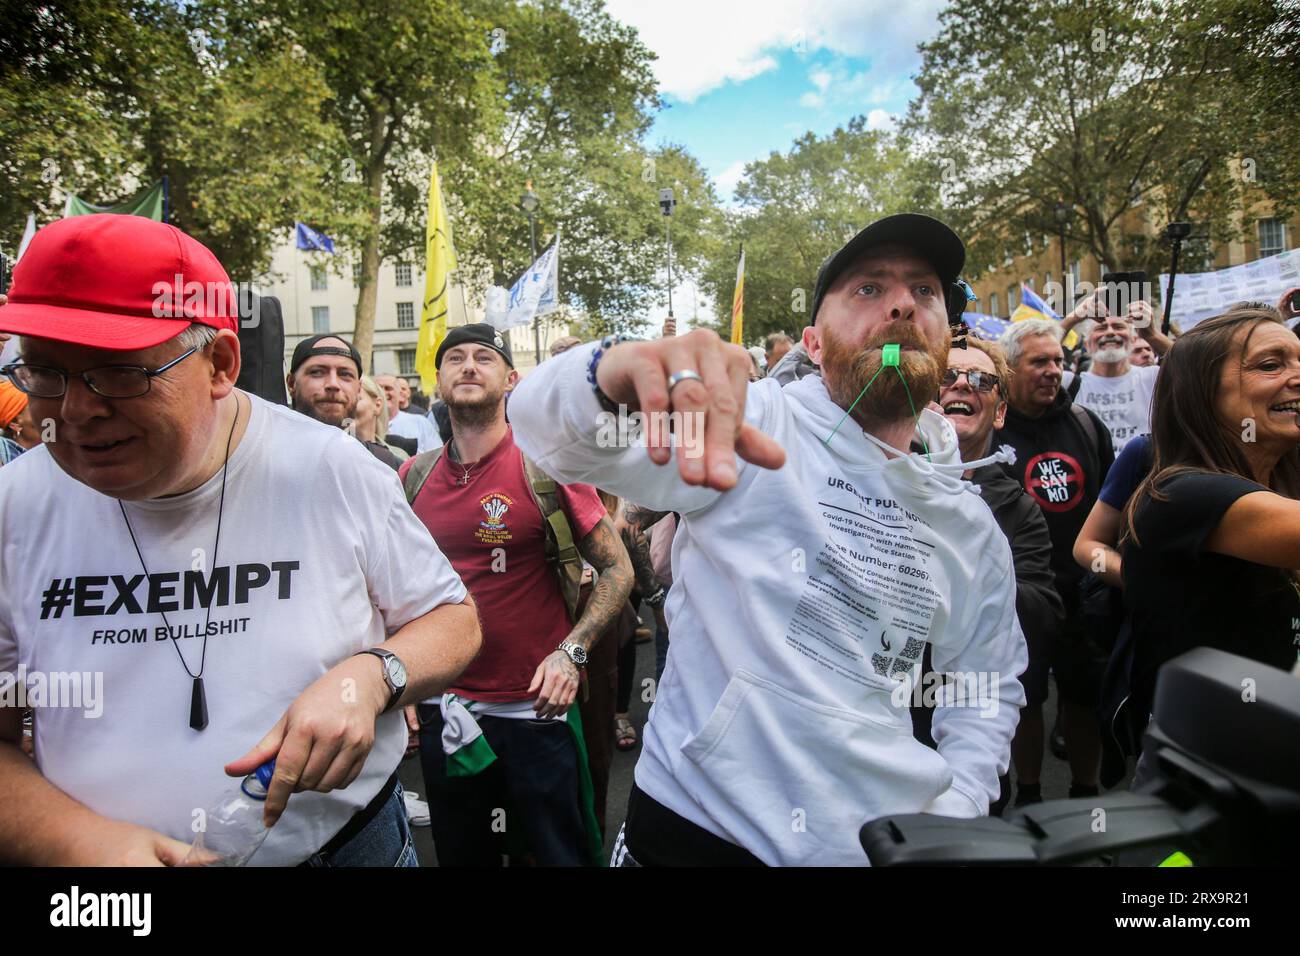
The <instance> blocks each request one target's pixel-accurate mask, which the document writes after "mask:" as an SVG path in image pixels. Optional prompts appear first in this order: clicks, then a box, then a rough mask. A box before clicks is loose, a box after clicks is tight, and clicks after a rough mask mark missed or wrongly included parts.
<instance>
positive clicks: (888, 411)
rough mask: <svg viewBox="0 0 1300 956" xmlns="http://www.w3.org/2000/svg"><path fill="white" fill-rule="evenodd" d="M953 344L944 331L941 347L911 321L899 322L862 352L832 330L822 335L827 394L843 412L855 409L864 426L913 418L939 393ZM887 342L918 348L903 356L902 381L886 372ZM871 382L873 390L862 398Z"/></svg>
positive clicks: (869, 340) (876, 336) (883, 330)
mask: <svg viewBox="0 0 1300 956" xmlns="http://www.w3.org/2000/svg"><path fill="white" fill-rule="evenodd" d="M950 341H951V340H950V338H949V337H948V335H947V334H946V333H945V334H944V338H943V341H942V342H941V343H940V344H939V346H938V347H937V348H936V347H935V346H933V345H931V344H930V343H929V342H927V341H926V340H925V337H924V336H922V335H921V332H920V330H918V329H917V327H916V326H915V325H913V324H912V323H910V322H894V323H891V324H890V325H888V326H884V327H882V328H880V329H878V330H876V331H875V332H873V333H872V334H871V335H869V336H868V337H867V340H866V342H864V343H863V344H862V346H861V347H860V348H853V347H850V346H848V345H846V344H845V343H843V342H842V341H840V340H839V339H838V338H836V337H835V336H834V335H832V334H831V333H830V331H829V330H827V331H825V332H823V333H822V348H823V352H822V363H821V364H822V372H823V378H824V379H825V381H826V388H827V391H829V392H830V395H831V398H832V399H834V400H835V404H837V405H839V406H840V407H841V408H844V409H847V408H849V407H850V406H853V418H854V420H856V421H857V422H858V423H859V424H862V425H867V424H878V423H889V422H896V421H898V420H899V419H902V418H911V417H913V415H915V414H919V413H920V411H921V409H922V408H924V407H925V405H926V403H927V402H930V401H933V400H934V398H935V396H936V395H937V394H938V393H939V381H940V379H941V378H942V377H943V373H944V371H945V370H946V369H947V368H948V348H949V343H950ZM887 343H896V344H897V345H899V346H900V347H905V346H911V347H912V348H914V349H916V351H911V352H909V351H900V352H899V361H898V371H899V372H901V373H902V376H901V378H900V376H899V375H898V374H897V373H895V372H893V371H890V370H888V369H886V370H885V371H883V372H882V371H881V362H880V359H881V346H883V345H885V344H887ZM877 373H879V377H876V376H877ZM873 378H875V381H874V382H873V381H872V379H873ZM904 381H906V386H904ZM868 382H871V387H870V388H869V389H867V391H866V393H865V394H863V391H862V390H863V389H864V388H866V386H867V383H868ZM859 395H861V398H859ZM909 398H910V401H909ZM855 401H856V402H857V404H856V405H854V402H855Z"/></svg>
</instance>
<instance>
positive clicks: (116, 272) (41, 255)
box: [0, 213, 239, 352]
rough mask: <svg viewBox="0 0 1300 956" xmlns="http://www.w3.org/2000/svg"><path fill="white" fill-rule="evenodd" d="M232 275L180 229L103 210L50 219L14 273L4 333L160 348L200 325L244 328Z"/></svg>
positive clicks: (2, 317)
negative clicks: (99, 212)
mask: <svg viewBox="0 0 1300 956" xmlns="http://www.w3.org/2000/svg"><path fill="white" fill-rule="evenodd" d="M238 320H239V308H238V303H237V302H236V300H235V291H234V288H233V286H231V284H230V277H229V276H227V275H226V270H225V269H223V268H221V263H219V262H218V261H217V257H216V256H214V255H213V254H212V253H211V252H210V251H209V250H208V248H207V247H206V246H204V245H203V244H202V243H201V242H198V241H197V240H195V239H191V238H190V237H189V236H187V235H185V233H183V232H181V231H180V230H179V229H177V228H176V227H175V226H169V225H167V224H166V223H162V222H155V221H154V220H152V219H146V218H144V217H143V216H124V215H118V214H115V213H102V214H99V215H94V216H73V217H71V218H68V219H60V220H58V221H57V222H52V223H50V224H49V225H48V226H46V227H45V228H43V229H41V230H39V231H38V232H37V233H36V235H35V236H33V237H32V241H31V244H30V245H28V247H27V251H26V252H25V253H24V254H23V257H22V258H21V259H20V260H18V265H17V266H15V267H14V273H13V281H12V283H11V284H10V286H9V303H8V304H7V305H5V306H3V307H0V332H12V333H15V334H18V335H30V336H35V337H37V338H43V339H54V340H56V341H59V342H73V343H75V344H77V345H87V346H90V347H92V348H99V349H114V350H117V351H124V352H125V351H134V350H136V349H147V348H152V347H153V346H155V345H161V344H162V343H163V342H166V341H167V340H168V339H171V338H175V337H176V336H177V335H180V333H182V332H184V331H185V330H186V329H187V328H189V326H190V324H191V323H194V322H198V323H200V324H202V325H210V326H212V328H214V329H230V330H231V331H232V332H235V331H238Z"/></svg>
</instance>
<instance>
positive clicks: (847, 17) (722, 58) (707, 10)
mask: <svg viewBox="0 0 1300 956" xmlns="http://www.w3.org/2000/svg"><path fill="white" fill-rule="evenodd" d="M943 3H944V0H909V2H907V3H899V2H898V0H806V2H804V3H801V4H792V3H790V2H789V0H657V2H655V3H647V2H645V0H606V8H607V9H608V10H609V12H610V15H611V16H613V17H614V18H615V19H618V20H620V21H622V22H623V23H627V24H630V25H631V26H634V27H636V28H637V30H638V31H639V32H640V34H641V40H642V42H643V43H645V44H646V46H648V47H649V48H650V49H651V50H653V51H654V52H655V53H656V54H657V55H658V57H659V59H658V60H657V61H656V62H655V74H656V75H657V76H658V78H659V85H660V89H661V91H662V92H664V93H668V94H671V95H673V96H675V97H678V98H680V99H682V100H685V101H686V102H691V101H693V100H695V99H697V98H699V97H700V96H702V95H703V94H705V93H707V92H709V91H710V90H712V89H716V88H717V87H719V86H722V85H723V84H724V83H727V82H735V83H743V82H744V81H745V80H748V79H752V78H753V77H755V76H758V75H759V74H760V73H764V72H766V71H768V70H771V69H773V68H774V67H775V66H776V60H775V58H774V57H773V56H772V55H769V54H775V53H779V52H781V51H785V50H793V51H795V52H797V53H798V54H800V55H808V54H811V53H815V52H816V51H818V50H829V51H830V52H832V53H838V54H842V55H844V56H852V57H866V58H868V59H870V60H871V63H872V67H873V69H874V70H879V71H881V72H884V73H889V72H891V71H897V70H901V69H905V68H907V67H909V66H911V65H913V64H914V63H915V61H916V45H917V43H919V42H920V41H922V40H924V39H926V38H927V37H929V36H930V35H932V34H933V33H934V31H935V29H936V27H937V18H938V12H939V10H940V8H941V7H942V6H943Z"/></svg>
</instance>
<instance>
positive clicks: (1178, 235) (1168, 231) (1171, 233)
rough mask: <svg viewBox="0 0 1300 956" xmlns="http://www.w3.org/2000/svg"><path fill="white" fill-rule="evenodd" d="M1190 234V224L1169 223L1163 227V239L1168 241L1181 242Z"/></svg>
mask: <svg viewBox="0 0 1300 956" xmlns="http://www.w3.org/2000/svg"><path fill="white" fill-rule="evenodd" d="M1191 234H1192V224H1191V223H1190V222H1171V223H1170V224H1169V225H1167V226H1165V238H1166V239H1170V240H1178V241H1180V242H1181V241H1182V240H1183V239H1186V238H1187V237H1188V236H1190V235H1191Z"/></svg>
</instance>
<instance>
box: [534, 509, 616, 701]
mask: <svg viewBox="0 0 1300 956" xmlns="http://www.w3.org/2000/svg"><path fill="white" fill-rule="evenodd" d="M578 551H579V553H580V554H581V555H582V556H583V558H585V559H586V561H587V563H588V564H590V565H591V566H592V567H593V568H595V569H596V574H597V575H598V576H597V579H596V586H595V587H594V588H592V590H591V597H590V598H588V599H587V604H586V606H585V607H584V608H583V609H582V616H581V617H579V618H578V623H576V624H575V625H573V630H572V631H570V632H569V636H568V641H569V642H570V643H573V644H577V645H578V646H579V647H581V648H582V649H583V650H586V651H590V650H591V648H592V647H593V646H594V645H595V643H596V641H598V640H599V639H600V635H601V634H603V633H605V631H607V630H608V629H609V627H610V625H611V624H613V623H614V621H615V620H616V619H617V618H618V616H619V614H620V613H622V611H623V605H624V604H626V603H627V596H628V595H629V594H630V593H632V563H631V561H630V559H629V558H628V555H627V549H626V548H624V547H623V542H622V541H621V540H619V536H618V534H617V533H616V532H615V531H614V524H613V522H611V521H610V520H609V518H601V519H600V524H598V525H596V527H594V528H592V529H591V533H590V534H588V535H587V536H586V537H585V538H583V539H582V540H581V541H579V542H578ZM528 692H529V693H530V694H533V693H536V694H537V701H536V703H534V704H533V709H534V710H535V711H536V712H537V716H538V717H539V718H546V717H556V716H558V715H560V714H562V713H564V712H565V711H566V710H568V709H569V705H570V704H572V703H573V699H574V697H575V696H577V692H578V668H577V667H576V666H575V665H574V663H573V661H571V660H570V659H569V655H568V654H566V653H565V652H564V651H559V650H557V651H553V652H551V653H550V654H549V655H547V657H546V659H545V660H544V661H542V663H541V664H539V665H538V667H537V672H536V673H535V674H534V675H533V682H532V684H530V685H529V687H528Z"/></svg>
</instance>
